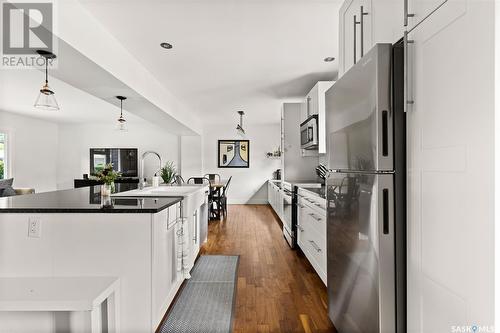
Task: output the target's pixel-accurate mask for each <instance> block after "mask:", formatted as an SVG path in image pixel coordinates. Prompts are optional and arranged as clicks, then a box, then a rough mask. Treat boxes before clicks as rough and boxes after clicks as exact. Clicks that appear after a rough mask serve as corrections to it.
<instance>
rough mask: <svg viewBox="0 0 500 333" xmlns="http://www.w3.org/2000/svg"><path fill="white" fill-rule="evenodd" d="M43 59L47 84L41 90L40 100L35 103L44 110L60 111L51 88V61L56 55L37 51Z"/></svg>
mask: <svg viewBox="0 0 500 333" xmlns="http://www.w3.org/2000/svg"><path fill="white" fill-rule="evenodd" d="M36 52H37V53H38V54H39V55H40V56H41V57H44V58H45V83H44V85H43V86H42V89H40V93H39V94H38V98H37V99H36V101H35V107H36V108H37V109H42V110H59V105H58V104H57V101H56V96H55V95H54V91H52V90H51V89H50V87H49V69H48V67H49V59H55V58H56V55H55V54H54V53H52V52H49V51H43V50H37V51H36Z"/></svg>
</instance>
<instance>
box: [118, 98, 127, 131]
mask: <svg viewBox="0 0 500 333" xmlns="http://www.w3.org/2000/svg"><path fill="white" fill-rule="evenodd" d="M116 98H117V99H119V100H120V118H118V123H117V124H116V130H117V131H122V132H127V131H128V128H127V120H126V119H125V118H123V101H124V100H126V99H127V97H124V96H116Z"/></svg>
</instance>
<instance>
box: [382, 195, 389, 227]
mask: <svg viewBox="0 0 500 333" xmlns="http://www.w3.org/2000/svg"><path fill="white" fill-rule="evenodd" d="M382 220H383V227H382V229H383V233H384V235H388V234H389V190H388V189H386V188H384V189H383V190H382Z"/></svg>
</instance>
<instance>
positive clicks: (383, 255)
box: [377, 175, 396, 333]
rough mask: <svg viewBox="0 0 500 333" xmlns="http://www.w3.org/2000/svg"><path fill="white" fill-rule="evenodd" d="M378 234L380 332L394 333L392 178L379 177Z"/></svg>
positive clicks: (388, 176) (387, 176) (386, 176)
mask: <svg viewBox="0 0 500 333" xmlns="http://www.w3.org/2000/svg"><path fill="white" fill-rule="evenodd" d="M377 178H378V180H377V181H378V184H377V188H378V190H377V192H378V200H377V202H378V233H379V286H380V305H381V307H380V308H381V309H383V310H382V311H381V312H380V332H391V333H394V332H395V326H394V323H395V316H396V308H395V297H396V295H395V288H394V286H395V283H396V282H395V263H396V261H395V260H396V259H395V248H394V228H395V219H394V207H395V205H394V200H395V199H394V177H393V176H391V175H379V176H377Z"/></svg>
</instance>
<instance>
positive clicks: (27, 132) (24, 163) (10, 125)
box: [0, 111, 58, 192]
mask: <svg viewBox="0 0 500 333" xmlns="http://www.w3.org/2000/svg"><path fill="white" fill-rule="evenodd" d="M33 112H36V111H33ZM0 131H2V132H7V135H8V147H7V148H8V150H9V151H8V158H9V159H8V162H7V163H9V166H8V168H9V170H10V171H9V174H8V175H7V176H8V177H9V178H10V177H14V187H16V188H20V187H29V188H34V189H35V191H36V192H45V191H51V190H55V189H56V177H57V148H58V125H57V124H56V123H53V122H49V121H45V120H40V119H36V118H33V117H25V116H20V115H17V114H14V113H9V112H5V111H0Z"/></svg>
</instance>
